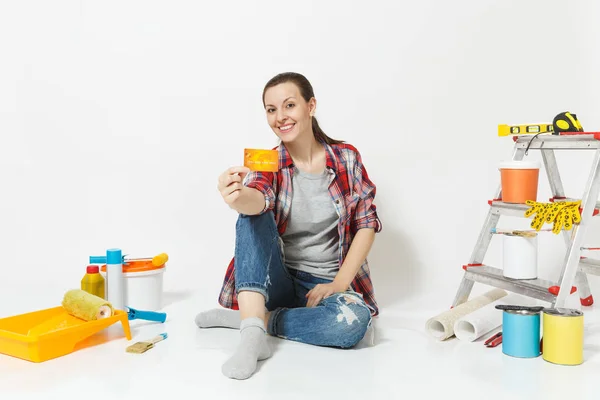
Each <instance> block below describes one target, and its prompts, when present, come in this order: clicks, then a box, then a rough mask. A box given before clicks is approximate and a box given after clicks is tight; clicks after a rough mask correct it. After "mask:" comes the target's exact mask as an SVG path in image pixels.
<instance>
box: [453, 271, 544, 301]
mask: <svg viewBox="0 0 600 400" xmlns="http://www.w3.org/2000/svg"><path fill="white" fill-rule="evenodd" d="M465 271H466V272H465V277H466V278H467V279H470V280H472V281H474V282H479V283H483V284H486V285H490V286H494V287H497V288H500V289H505V290H508V291H510V292H514V293H518V294H522V295H524V296H529V297H533V298H536V299H540V300H543V301H548V302H552V301H554V298H555V296H554V295H553V294H552V293H550V292H549V288H550V287H552V286H556V284H555V283H554V282H551V281H547V280H544V279H528V280H522V279H510V278H505V277H504V275H503V274H502V270H501V269H499V268H494V267H490V266H489V265H482V266H480V267H466V268H465Z"/></svg>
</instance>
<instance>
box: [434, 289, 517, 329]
mask: <svg viewBox="0 0 600 400" xmlns="http://www.w3.org/2000/svg"><path fill="white" fill-rule="evenodd" d="M507 294H508V293H507V292H506V291H504V290H502V289H498V288H495V289H492V290H490V291H488V292H486V293H484V294H482V295H480V296H477V297H474V298H473V299H471V300H468V301H466V302H464V303H462V304H459V305H458V306H456V307H454V308H452V309H450V310H447V311H444V312H443V313H441V314H439V315H437V316H435V317H432V318H430V319H429V320H428V321H427V323H426V324H425V329H426V331H427V332H428V333H429V334H430V335H431V336H433V337H434V338H436V339H438V340H446V339H448V338H449V337H451V336H454V324H455V323H456V321H458V320H459V319H461V318H462V317H464V316H465V315H467V314H471V313H473V312H474V311H476V310H479V309H480V308H483V307H485V306H486V305H488V304H490V303H492V302H494V301H496V300H499V299H501V298H502V297H505V296H506V295H507ZM496 311H498V312H500V310H496Z"/></svg>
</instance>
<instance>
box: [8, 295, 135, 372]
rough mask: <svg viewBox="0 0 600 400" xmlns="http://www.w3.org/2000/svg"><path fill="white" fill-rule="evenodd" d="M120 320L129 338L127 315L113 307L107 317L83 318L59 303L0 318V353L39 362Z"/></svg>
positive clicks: (68, 349) (60, 353)
mask: <svg viewBox="0 0 600 400" xmlns="http://www.w3.org/2000/svg"><path fill="white" fill-rule="evenodd" d="M119 321H120V322H121V324H122V325H123V330H124V332H125V336H126V337H127V340H131V330H130V327H129V320H128V315H127V313H126V312H125V311H121V310H115V311H114V314H113V315H112V316H111V317H108V318H103V319H99V320H93V321H85V320H83V319H79V318H77V317H74V316H72V315H70V314H69V313H67V311H66V310H65V309H64V308H63V307H62V306H59V307H54V308H48V309H45V310H39V311H34V312H30V313H26V314H20V315H15V316H12V317H8V318H2V319H0V354H6V355H9V356H13V357H17V358H21V359H23V360H27V361H31V362H37V363H39V362H43V361H47V360H50V359H53V358H57V357H61V356H64V355H67V354H70V353H72V352H73V351H74V350H75V346H77V345H78V344H79V343H80V342H82V341H83V340H84V339H87V338H88V337H90V336H92V335H94V334H95V333H97V332H100V331H102V330H104V329H105V328H108V327H109V326H110V325H112V324H114V323H116V322H119Z"/></svg>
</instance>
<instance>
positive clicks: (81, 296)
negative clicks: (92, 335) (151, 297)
mask: <svg viewBox="0 0 600 400" xmlns="http://www.w3.org/2000/svg"><path fill="white" fill-rule="evenodd" d="M62 306H63V308H64V309H65V310H66V311H67V312H68V313H69V314H70V315H72V316H74V317H77V318H79V319H82V320H84V321H93V320H98V319H103V318H109V317H112V316H113V315H114V307H113V306H112V304H111V303H110V302H108V301H106V300H104V299H103V298H101V297H98V296H96V295H94V294H91V293H88V292H86V291H85V290H81V289H72V290H69V291H68V292H66V293H65V295H64V297H63V301H62ZM125 311H126V312H127V319H128V320H130V321H131V320H134V319H141V320H146V321H156V322H165V321H166V319H167V314H166V313H164V312H155V311H144V310H137V309H135V308H132V307H125Z"/></svg>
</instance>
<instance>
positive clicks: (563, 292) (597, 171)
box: [452, 132, 600, 308]
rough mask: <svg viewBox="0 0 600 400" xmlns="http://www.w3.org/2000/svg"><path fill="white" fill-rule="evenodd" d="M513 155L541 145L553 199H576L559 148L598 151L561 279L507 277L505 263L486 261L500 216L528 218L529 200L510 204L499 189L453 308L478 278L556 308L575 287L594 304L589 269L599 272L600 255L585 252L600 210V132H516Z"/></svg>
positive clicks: (568, 237)
mask: <svg viewBox="0 0 600 400" xmlns="http://www.w3.org/2000/svg"><path fill="white" fill-rule="evenodd" d="M513 140H514V142H515V145H514V150H513V156H512V159H513V160H515V161H520V160H522V159H523V157H524V156H525V155H526V153H527V152H528V151H529V150H539V151H540V152H541V156H542V159H543V163H544V168H545V170H546V174H547V176H548V181H549V183H550V189H551V191H552V198H551V199H550V201H551V202H552V201H554V202H559V201H575V200H579V199H573V198H567V197H566V196H565V193H564V189H563V185H562V181H561V178H560V174H559V171H558V166H557V164H556V157H555V153H554V151H555V150H593V151H595V156H594V159H593V162H592V166H591V170H590V173H589V176H588V180H587V183H586V186H585V189H584V193H583V196H582V197H581V205H580V208H579V211H580V213H581V221H580V222H579V224H573V227H572V228H571V230H569V231H567V230H564V229H563V230H562V233H561V234H562V235H563V237H564V240H565V243H566V245H567V251H566V254H565V258H564V261H563V264H562V270H561V272H560V277H559V279H558V281H557V282H553V281H550V280H544V279H531V280H518V279H510V278H505V277H504V276H503V271H502V269H501V268H496V267H493V266H489V265H485V264H483V260H484V257H485V255H486V253H487V250H488V247H489V245H490V242H491V240H492V236H493V235H494V234H493V229H494V228H496V225H497V224H498V221H499V220H500V216H502V215H505V216H513V217H522V218H527V217H525V215H524V214H525V211H526V210H527V209H528V208H529V206H528V205H526V204H511V203H504V202H502V189H501V185H498V189H497V190H496V193H495V195H494V197H493V199H492V200H490V201H488V204H489V205H490V209H489V211H488V214H487V217H486V219H485V222H484V224H483V227H482V228H481V232H480V234H479V237H478V238H477V242H476V244H475V248H474V249H473V252H472V254H471V258H470V259H469V263H468V264H467V265H464V266H463V269H464V275H463V278H462V280H461V283H460V286H459V288H458V291H457V293H456V297H455V298H454V302H453V304H452V307H456V306H458V305H459V304H462V303H464V302H466V301H467V300H468V298H469V296H470V294H471V290H472V289H473V285H474V283H475V282H478V283H482V284H486V285H489V286H494V287H497V288H501V289H504V290H507V291H510V292H513V293H518V294H521V295H524V296H528V297H531V298H535V299H539V300H543V301H547V302H549V303H551V307H557V308H560V307H564V306H565V301H566V299H567V297H568V296H569V295H570V294H572V293H573V292H575V291H577V292H578V293H579V298H580V301H581V304H582V305H584V306H590V305H592V304H593V296H592V293H591V292H590V288H589V283H588V279H587V275H586V274H592V275H600V260H596V259H592V258H588V257H581V255H580V254H581V246H582V243H583V238H584V236H585V233H586V231H587V228H588V227H589V225H590V223H591V222H592V218H593V217H594V216H596V215H598V213H599V210H600V203H599V202H598V201H597V200H598V194H599V191H600V132H562V133H560V134H558V135H556V134H554V135H552V134H539V135H535V136H533V135H531V134H529V135H515V136H513Z"/></svg>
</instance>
